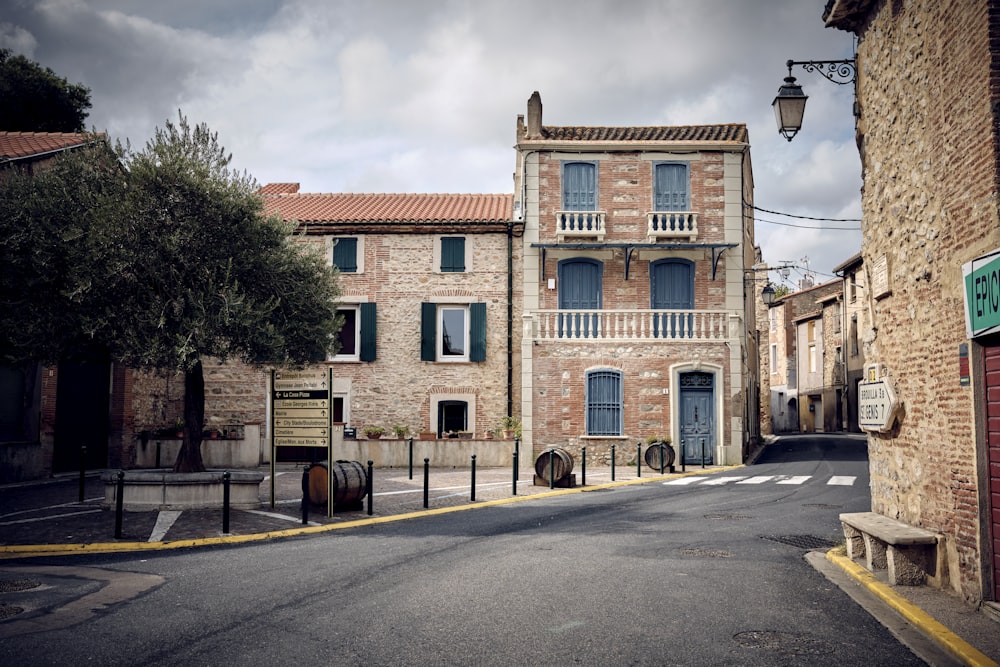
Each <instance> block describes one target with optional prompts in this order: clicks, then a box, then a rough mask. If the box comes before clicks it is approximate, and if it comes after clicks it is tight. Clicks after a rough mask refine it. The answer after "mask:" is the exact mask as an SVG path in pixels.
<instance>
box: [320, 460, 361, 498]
mask: <svg viewBox="0 0 1000 667" xmlns="http://www.w3.org/2000/svg"><path fill="white" fill-rule="evenodd" d="M329 480H330V478H329V473H328V472H327V463H326V461H323V462H322V463H314V464H312V466H311V467H310V468H309V500H310V502H312V503H313V504H315V505H326V499H327V496H328V489H329V488H330V482H329ZM333 482H334V495H333V502H334V504H335V505H351V504H357V503H360V502H361V501H362V500H363V499H364V497H365V494H367V492H368V472H367V471H366V469H365V468H364V466H362V465H361V464H360V463H358V462H357V461H337V462H336V463H334V464H333Z"/></svg>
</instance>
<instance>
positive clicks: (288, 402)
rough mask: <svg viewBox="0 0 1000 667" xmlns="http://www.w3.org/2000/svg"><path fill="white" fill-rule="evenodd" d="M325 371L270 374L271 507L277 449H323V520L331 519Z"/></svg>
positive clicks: (330, 446) (327, 378)
mask: <svg viewBox="0 0 1000 667" xmlns="http://www.w3.org/2000/svg"><path fill="white" fill-rule="evenodd" d="M331 384H332V371H331V370H330V369H329V368H322V369H306V370H301V371H285V370H280V371H278V370H276V371H271V414H272V416H273V422H272V423H273V427H272V428H271V507H274V464H275V461H276V459H277V455H276V454H277V448H278V447H326V450H327V455H326V460H327V462H328V463H327V466H328V470H329V474H328V475H327V480H328V481H329V484H330V489H329V490H328V493H327V503H326V504H327V516H332V515H333V471H332V469H330V468H329V466H330V464H331V463H332V462H333V438H332V437H331V433H332V428H331V422H330V419H331V404H330V386H331Z"/></svg>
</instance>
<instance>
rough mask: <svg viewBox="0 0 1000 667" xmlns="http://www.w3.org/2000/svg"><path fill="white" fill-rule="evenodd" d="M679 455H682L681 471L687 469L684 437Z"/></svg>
mask: <svg viewBox="0 0 1000 667" xmlns="http://www.w3.org/2000/svg"><path fill="white" fill-rule="evenodd" d="M678 455H679V456H680V457H681V472H684V471H685V467H684V438H681V447H680V451H679V452H678Z"/></svg>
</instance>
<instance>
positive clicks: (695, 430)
mask: <svg viewBox="0 0 1000 667" xmlns="http://www.w3.org/2000/svg"><path fill="white" fill-rule="evenodd" d="M714 394H715V392H714V387H713V378H712V375H711V374H710V373H684V374H683V375H681V397H680V424H679V425H678V426H679V428H678V431H679V433H680V438H681V446H682V451H681V456H683V457H684V463H687V464H701V463H704V464H705V465H711V464H712V462H713V460H714V452H715V421H714V419H713V414H714V410H713V406H714V403H715V400H714Z"/></svg>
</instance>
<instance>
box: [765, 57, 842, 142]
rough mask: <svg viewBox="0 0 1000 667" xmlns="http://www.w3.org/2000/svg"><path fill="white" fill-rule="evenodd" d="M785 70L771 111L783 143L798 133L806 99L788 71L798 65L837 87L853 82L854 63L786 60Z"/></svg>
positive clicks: (807, 97)
mask: <svg viewBox="0 0 1000 667" xmlns="http://www.w3.org/2000/svg"><path fill="white" fill-rule="evenodd" d="M785 64H786V65H787V66H788V76H786V77H785V83H784V84H783V85H782V86H781V87H780V88H778V94H777V95H776V96H775V98H774V101H773V102H771V107H772V108H773V109H774V118H775V120H776V121H777V122H778V133H779V134H781V136H783V137H784V138H785V139H788V140H789V141H791V140H792V137H794V136H795V135H796V134H798V131H799V130H800V129H802V115H803V114H804V113H805V110H806V100H807V99H809V96H808V95H806V94H805V93H803V92H802V86H800V85H799V84H797V83H795V77H794V76H792V67H793V66H795V65H800V66H801V67H802V69H804V70H805V71H807V72H819V73H820V74H821V75H823V77H825V78H826V80H827V81H832V82H833V83H835V84H837V85H838V86H843V85H845V84H848V83H854V81H855V79H856V78H857V73H858V68H857V61H856V60H855V59H854V58H851V59H850V60H789V61H788V62H787V63H785Z"/></svg>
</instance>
